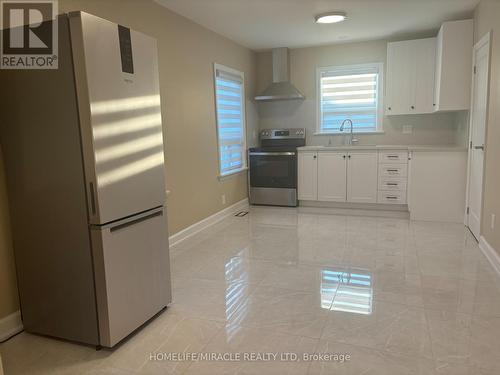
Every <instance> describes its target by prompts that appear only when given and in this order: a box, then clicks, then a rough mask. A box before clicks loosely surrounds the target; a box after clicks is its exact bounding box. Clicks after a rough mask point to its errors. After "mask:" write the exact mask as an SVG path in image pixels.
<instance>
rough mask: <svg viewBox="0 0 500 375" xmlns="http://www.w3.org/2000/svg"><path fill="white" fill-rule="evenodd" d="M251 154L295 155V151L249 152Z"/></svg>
mask: <svg viewBox="0 0 500 375" xmlns="http://www.w3.org/2000/svg"><path fill="white" fill-rule="evenodd" d="M248 155H250V156H261V155H272V156H293V155H295V152H249V153H248Z"/></svg>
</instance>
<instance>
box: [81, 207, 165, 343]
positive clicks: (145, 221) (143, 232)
mask: <svg viewBox="0 0 500 375" xmlns="http://www.w3.org/2000/svg"><path fill="white" fill-rule="evenodd" d="M91 234H92V245H93V255H94V263H95V266H94V268H95V279H96V280H95V282H96V297H97V310H98V317H99V331H100V341H101V345H102V346H106V347H112V346H114V345H115V344H116V343H118V342H119V341H120V340H122V339H123V338H125V337H126V336H127V335H129V334H130V333H131V332H133V331H134V330H135V329H137V328H139V327H140V326H141V325H142V324H143V323H145V322H146V321H147V320H148V319H150V318H151V317H153V316H154V315H155V314H156V313H158V312H159V311H160V310H161V309H163V308H164V307H166V306H167V304H168V303H170V301H171V288H170V264H169V252H168V240H167V223H166V215H164V212H163V209H162V208H161V207H160V208H159V209H155V210H151V211H148V212H146V213H143V214H140V215H136V216H134V217H132V218H128V219H125V220H120V221H118V222H116V223H114V224H112V225H108V226H104V227H92V229H91Z"/></svg>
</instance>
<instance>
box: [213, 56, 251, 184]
mask: <svg viewBox="0 0 500 375" xmlns="http://www.w3.org/2000/svg"><path fill="white" fill-rule="evenodd" d="M214 74H215V112H216V117H217V137H218V141H219V174H220V176H227V175H230V174H233V173H237V172H240V171H241V170H243V169H245V168H246V156H245V152H246V130H245V81H244V75H243V73H242V72H238V71H237V70H234V69H231V68H227V67H225V66H223V65H219V64H214Z"/></svg>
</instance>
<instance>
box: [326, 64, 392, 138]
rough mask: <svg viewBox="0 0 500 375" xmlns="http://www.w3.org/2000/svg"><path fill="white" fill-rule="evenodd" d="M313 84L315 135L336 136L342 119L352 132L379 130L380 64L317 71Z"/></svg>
mask: <svg viewBox="0 0 500 375" xmlns="http://www.w3.org/2000/svg"><path fill="white" fill-rule="evenodd" d="M317 85H318V98H319V99H318V124H317V132H318V133H324V134H332V133H339V132H340V126H341V124H342V121H344V120H345V119H350V120H351V121H352V124H353V129H354V132H356V133H371V132H377V131H381V130H382V128H381V119H382V108H383V105H382V97H383V94H382V93H383V87H382V86H383V66H382V64H366V65H352V66H340V67H327V68H318V71H317ZM348 131H350V125H349V124H346V128H345V129H344V132H348Z"/></svg>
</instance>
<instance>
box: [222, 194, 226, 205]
mask: <svg viewBox="0 0 500 375" xmlns="http://www.w3.org/2000/svg"><path fill="white" fill-rule="evenodd" d="M222 204H226V194H222Z"/></svg>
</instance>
